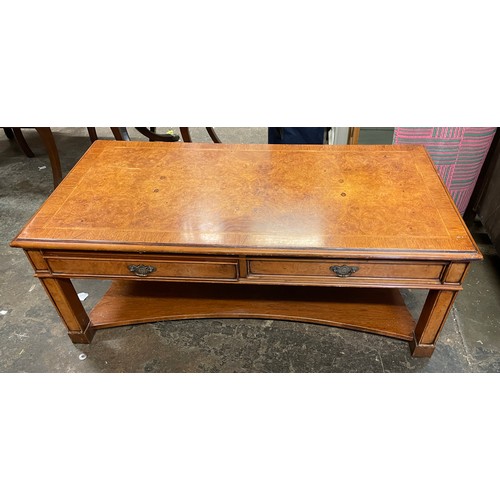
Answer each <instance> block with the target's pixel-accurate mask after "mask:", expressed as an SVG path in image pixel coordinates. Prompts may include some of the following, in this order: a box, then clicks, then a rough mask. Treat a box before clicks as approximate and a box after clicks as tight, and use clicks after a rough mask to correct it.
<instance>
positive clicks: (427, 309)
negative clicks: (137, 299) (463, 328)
mask: <svg viewBox="0 0 500 500" xmlns="http://www.w3.org/2000/svg"><path fill="white" fill-rule="evenodd" d="M457 293H458V292H456V291H450V290H430V291H429V294H428V295H427V300H426V301H425V304H424V307H423V309H422V312H421V313H420V318H419V320H418V322H417V326H416V327H415V337H414V340H413V341H412V342H411V343H410V349H411V354H412V356H416V357H430V356H431V355H432V353H433V351H434V344H435V342H436V340H437V337H438V335H439V333H440V332H441V329H442V328H443V326H444V324H445V322H446V318H447V317H448V313H449V312H450V309H451V306H452V305H453V302H454V300H455V297H456V295H457Z"/></svg>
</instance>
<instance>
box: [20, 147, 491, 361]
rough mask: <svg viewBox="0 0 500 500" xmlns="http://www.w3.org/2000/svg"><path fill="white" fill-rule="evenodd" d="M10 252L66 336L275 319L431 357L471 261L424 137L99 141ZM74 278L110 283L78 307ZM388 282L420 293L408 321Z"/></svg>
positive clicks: (473, 255)
mask: <svg viewBox="0 0 500 500" xmlns="http://www.w3.org/2000/svg"><path fill="white" fill-rule="evenodd" d="M368 167H369V168H368ZM12 246H14V247H18V248H22V249H24V250H25V252H26V255H27V257H28V259H29V260H30V262H31V264H32V265H33V267H34V269H35V273H36V276H37V277H38V278H39V279H40V280H41V282H42V284H43V286H44V287H45V289H46V291H47V293H48V294H49V296H50V298H51V299H52V301H53V303H54V305H55V306H56V309H57V311H58V312H59V314H60V316H61V318H62V319H63V321H64V322H65V324H66V326H67V328H68V331H69V335H70V338H71V339H72V341H73V342H83V343H88V342H90V341H91V340H92V337H93V336H94V333H95V331H96V329H98V328H105V327H110V326H118V325H128V324H134V323H142V322H149V321H160V320H165V319H179V318H193V317H219V318H229V317H237V318H276V319H287V320H295V321H307V322H313V323H323V324H328V325H336V326H340V327H345V328H352V329H355V330H362V331H366V332H373V333H378V334H382V335H386V336H388V337H393V338H396V339H402V340H405V341H408V342H409V343H410V346H411V351H412V354H413V355H414V356H430V355H431V353H432V352H433V350H434V347H435V342H436V339H437V336H438V334H439V332H440V330H441V328H442V327H443V325H444V322H445V320H446V318H447V315H448V312H449V311H450V308H451V306H452V304H453V301H454V299H455V296H456V294H457V293H458V291H459V290H461V288H462V287H461V283H462V280H463V279H464V276H465V274H466V272H467V269H468V267H469V264H470V262H471V261H474V260H477V259H480V258H481V254H480V252H479V250H478V248H477V246H476V244H475V243H474V241H473V240H472V238H471V236H470V234H469V232H468V231H467V228H466V227H465V225H464V223H463V221H462V219H461V217H460V215H459V213H458V212H457V210H456V208H455V206H454V204H453V202H452V200H451V198H450V196H449V195H448V193H447V191H446V189H445V187H444V185H443V183H442V181H441V179H440V177H439V175H438V173H437V171H436V169H435V168H434V166H433V164H432V161H431V160H430V158H429V156H428V155H427V153H426V151H425V149H424V148H423V147H422V146H311V145H309V146H299V145H225V144H189V143H188V144H186V143H182V142H176V143H163V142H143V141H141V142H128V141H119V142H118V141H116V142H115V141H96V142H94V144H93V145H92V146H91V147H90V149H89V150H88V151H87V152H86V153H85V155H84V156H83V158H82V159H81V160H80V161H79V162H78V164H77V165H76V166H75V167H74V168H73V169H72V170H71V172H70V173H69V174H68V175H67V176H66V178H65V179H64V181H63V182H62V183H61V185H60V186H59V187H58V188H57V189H56V190H55V191H54V193H52V195H51V196H50V197H49V198H48V199H47V201H46V202H45V203H44V205H43V206H42V207H41V209H40V210H39V211H38V212H37V214H36V215H35V216H34V217H33V218H32V219H31V220H30V221H29V222H28V224H27V225H26V226H25V227H24V229H23V230H22V231H21V232H20V234H19V235H18V236H17V237H16V238H15V239H14V240H13V242H12ZM72 278H95V279H106V280H112V282H113V284H112V286H111V288H110V290H109V291H108V293H107V294H106V295H105V296H104V298H103V299H102V300H101V302H100V303H99V304H98V305H97V306H96V307H95V308H94V310H93V311H92V312H91V313H90V316H89V315H88V314H87V312H86V311H85V310H84V308H83V306H82V304H81V302H80V301H79V299H78V296H77V294H76V292H75V289H74V287H73V285H72V283H71V279H72ZM400 288H420V289H426V290H429V292H428V296H427V300H426V302H425V305H424V307H423V310H422V312H421V314H420V317H419V319H418V321H417V323H416V324H415V322H414V320H413V318H412V316H411V315H410V313H409V312H408V310H407V309H406V307H405V304H404V301H403V299H402V296H401V294H400V292H399V290H398V289H400Z"/></svg>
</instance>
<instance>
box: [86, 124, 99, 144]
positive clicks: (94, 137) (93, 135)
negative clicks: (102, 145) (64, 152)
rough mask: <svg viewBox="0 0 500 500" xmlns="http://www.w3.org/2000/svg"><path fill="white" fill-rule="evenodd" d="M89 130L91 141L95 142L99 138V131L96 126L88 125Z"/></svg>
mask: <svg viewBox="0 0 500 500" xmlns="http://www.w3.org/2000/svg"><path fill="white" fill-rule="evenodd" d="M87 132H88V133H89V137H90V142H94V141H97V140H98V139H99V137H97V132H96V129H95V127H87Z"/></svg>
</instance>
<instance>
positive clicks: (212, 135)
mask: <svg viewBox="0 0 500 500" xmlns="http://www.w3.org/2000/svg"><path fill="white" fill-rule="evenodd" d="M206 129H207V132H208V135H209V136H210V138H211V139H212V141H214V142H216V143H219V144H220V143H222V141H221V140H220V139H219V137H218V136H217V134H216V133H215V130H214V129H213V128H212V127H206Z"/></svg>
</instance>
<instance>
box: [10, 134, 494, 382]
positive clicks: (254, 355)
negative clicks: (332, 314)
mask: <svg viewBox="0 0 500 500" xmlns="http://www.w3.org/2000/svg"><path fill="white" fill-rule="evenodd" d="M129 130H131V129H129ZM53 132H54V134H55V139H56V142H57V144H58V147H59V152H60V156H61V162H62V166H63V173H66V172H68V170H69V169H70V168H71V167H72V166H73V165H74V164H75V162H76V161H77V160H78V158H79V157H80V156H81V155H82V154H83V152H84V151H85V150H86V149H87V148H88V147H89V145H90V141H89V138H88V136H87V132H86V129H85V128H53ZM217 133H218V134H219V136H220V138H221V140H222V141H223V142H228V143H238V142H241V143H265V142H267V130H266V129H265V128H227V129H224V128H218V129H217ZM366 134H369V131H367V130H366V129H363V130H362V131H361V137H360V142H362V143H365V144H366V143H369V142H370V141H369V135H366ZM389 134H392V132H389ZM98 135H99V137H100V138H103V139H106V138H109V139H111V138H112V135H111V132H110V131H109V129H105V128H99V129H98ZM192 136H193V140H194V141H197V142H210V138H209V137H208V135H207V133H206V131H205V129H203V128H195V129H192ZM25 137H26V139H27V141H28V143H29V144H30V145H31V147H32V149H33V151H34V153H35V154H36V157H35V158H27V157H25V156H24V154H23V153H22V152H21V151H20V149H19V148H18V146H17V144H16V143H14V142H12V141H9V140H8V139H7V138H6V136H5V135H4V133H3V131H1V130H0V175H1V176H0V216H1V218H0V235H1V245H0V311H1V313H0V372H302V373H304V372H500V307H499V305H500V260H499V257H498V255H497V253H496V252H495V250H494V248H493V247H492V245H491V243H490V242H489V240H488V237H487V236H486V235H485V234H484V232H482V228H481V227H480V225H479V224H477V225H475V226H474V227H472V228H471V230H472V232H473V235H474V237H475V239H476V241H477V242H478V244H479V246H480V248H481V251H482V252H483V254H484V261H482V262H479V263H475V264H474V265H473V266H472V270H471V271H470V273H469V275H468V277H467V279H466V282H465V286H464V290H463V291H462V292H461V293H460V294H459V295H458V298H457V301H456V303H455V306H454V307H453V310H452V312H451V314H450V316H449V318H448V321H447V323H446V325H445V327H444V330H443V332H442V333H441V336H440V339H439V342H438V344H437V347H436V350H435V352H434V354H433V356H432V357H431V358H430V359H418V358H412V357H411V356H410V351H409V348H408V344H407V343H406V342H403V341H398V340H394V339H389V338H385V337H381V336H378V335H373V334H365V333H361V332H355V331H348V330H341V329H336V328H331V327H326V326H318V325H310V324H302V323H294V322H286V321H269V320H268V321H264V320H262V321H261V320H222V319H221V320H189V321H172V322H160V323H154V324H146V325H136V326H131V327H120V328H114V329H107V330H100V331H98V332H97V334H96V336H95V338H94V340H93V342H92V344H91V345H88V346H86V345H73V344H72V343H71V341H70V340H69V337H68V336H67V334H66V331H65V328H64V326H63V324H62V322H61V321H60V319H59V317H58V316H57V314H56V312H55V310H54V308H53V306H52V304H51V302H50V301H49V299H48V298H47V296H46V295H45V292H44V291H43V289H42V287H41V285H40V284H39V283H38V281H37V280H36V279H35V278H34V277H33V270H32V268H31V266H30V265H29V263H28V261H27V259H26V257H25V256H24V254H23V252H22V251H21V250H19V249H13V248H10V247H9V242H10V241H11V240H12V238H13V237H14V236H15V235H16V234H17V232H18V231H19V230H20V229H21V228H22V226H23V225H24V224H25V223H26V222H27V220H28V219H29V218H30V217H31V216H32V215H33V213H34V212H35V211H36V210H37V209H38V207H39V206H40V205H41V204H42V203H43V201H44V200H45V199H46V198H47V196H48V195H49V194H50V193H51V192H52V176H51V171H50V164H49V162H48V158H47V155H46V153H45V151H44V149H43V146H42V144H41V142H40V140H39V138H38V136H37V134H36V132H35V131H34V130H33V129H25ZM132 137H133V138H136V139H141V140H143V138H142V136H140V135H136V134H132ZM75 284H76V287H77V289H78V291H85V292H87V293H88V294H89V297H88V298H87V299H86V300H85V301H84V305H85V307H86V308H89V309H90V308H91V307H92V306H93V304H95V303H96V302H97V300H98V299H99V297H100V296H101V295H102V293H103V292H104V291H105V289H106V287H107V286H108V283H106V282H99V281H90V280H80V281H77V282H75ZM404 296H405V300H406V301H407V304H408V307H409V309H410V311H411V312H412V314H414V315H415V316H417V315H418V313H419V311H420V308H421V306H422V303H423V300H424V298H425V295H424V293H423V292H422V291H411V290H408V291H405V293H404ZM81 354H85V355H86V358H85V359H84V360H80V355H81Z"/></svg>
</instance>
